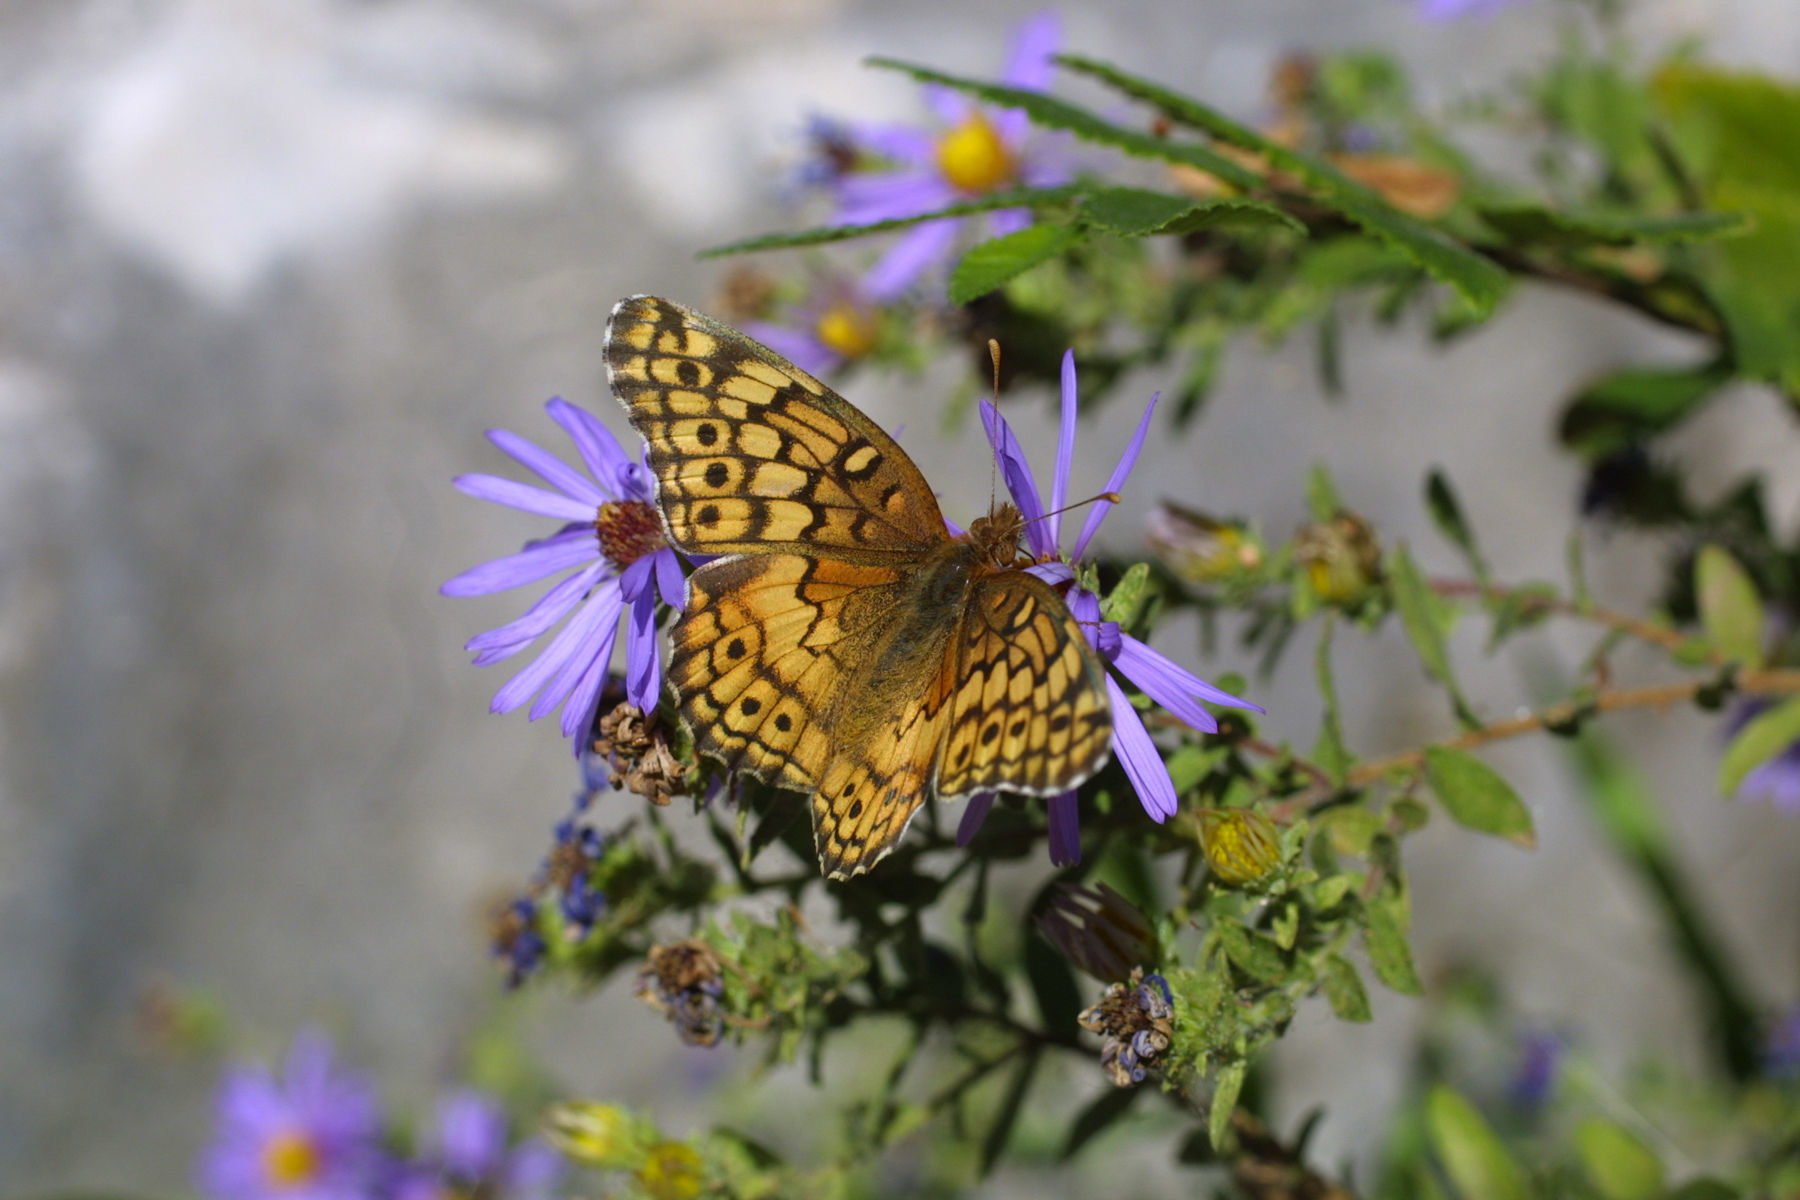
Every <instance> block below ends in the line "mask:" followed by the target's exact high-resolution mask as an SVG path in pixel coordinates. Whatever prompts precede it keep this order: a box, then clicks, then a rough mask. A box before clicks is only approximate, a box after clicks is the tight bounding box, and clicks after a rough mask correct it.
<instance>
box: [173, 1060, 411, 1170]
mask: <svg viewBox="0 0 1800 1200" xmlns="http://www.w3.org/2000/svg"><path fill="white" fill-rule="evenodd" d="M216 1114H217V1126H216V1127H215V1129H214V1133H213V1141H212V1144H211V1145H210V1146H208V1147H207V1148H206V1150H205V1151H204V1152H203V1153H202V1155H201V1158H200V1162H199V1167H198V1182H199V1186H200V1190H201V1191H202V1192H203V1193H205V1194H206V1195H207V1196H209V1197H212V1198H213V1200H368V1198H371V1197H373V1196H374V1195H375V1194H376V1188H377V1185H378V1182H379V1180H380V1176H381V1174H382V1171H383V1166H384V1163H383V1159H382V1156H381V1151H380V1148H379V1144H378V1139H379V1137H380V1132H381V1128H380V1127H381V1114H380V1111H379V1110H378V1108H377V1107H376V1103H375V1092H374V1089H373V1088H371V1087H370V1086H369V1084H368V1081H367V1080H365V1079H364V1078H363V1077H362V1076H361V1075H356V1074H352V1073H349V1072H343V1071H338V1070H337V1069H336V1068H335V1066H334V1064H333V1063H332V1051H331V1043H330V1041H328V1040H327V1039H326V1038H325V1036H324V1035H323V1034H320V1033H317V1032H311V1031H308V1032H304V1033H302V1034H300V1036H298V1037H296V1038H295V1039H294V1044H293V1046H292V1048H291V1049H290V1050H289V1051H288V1058H287V1064H286V1067H285V1069H284V1071H283V1073H282V1078H281V1079H279V1080H277V1079H276V1078H275V1077H274V1076H273V1075H272V1074H270V1072H269V1071H268V1070H267V1069H266V1068H263V1067H234V1068H232V1069H231V1070H230V1071H228V1072H227V1073H226V1075H225V1079H224V1082H223V1083H221V1084H220V1085H219V1094H218V1098H217V1101H216Z"/></svg>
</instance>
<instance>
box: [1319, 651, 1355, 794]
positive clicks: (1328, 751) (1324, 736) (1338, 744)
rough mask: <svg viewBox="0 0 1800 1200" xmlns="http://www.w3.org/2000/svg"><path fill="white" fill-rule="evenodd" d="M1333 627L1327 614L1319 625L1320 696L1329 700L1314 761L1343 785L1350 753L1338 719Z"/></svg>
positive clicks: (1332, 780)
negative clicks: (1332, 656)
mask: <svg viewBox="0 0 1800 1200" xmlns="http://www.w3.org/2000/svg"><path fill="white" fill-rule="evenodd" d="M1331 629H1332V621H1331V618H1330V617H1326V618H1325V620H1324V622H1323V623H1322V624H1320V626H1319V651H1318V672H1319V695H1320V696H1321V697H1322V698H1323V699H1324V701H1325V714H1324V717H1323V719H1322V720H1321V721H1320V723H1319V742H1318V745H1317V746H1315V747H1314V748H1313V761H1315V762H1317V763H1318V764H1319V766H1320V767H1322V768H1324V770H1325V773H1326V774H1327V775H1329V776H1331V782H1332V783H1334V784H1335V785H1337V786H1338V787H1340V788H1341V787H1343V786H1344V780H1345V779H1346V778H1347V776H1348V775H1349V771H1350V752H1349V751H1348V750H1346V749H1345V748H1344V730H1343V726H1342V724H1341V723H1340V721H1339V720H1338V698H1337V684H1336V683H1335V682H1334V681H1333V679H1332V674H1331Z"/></svg>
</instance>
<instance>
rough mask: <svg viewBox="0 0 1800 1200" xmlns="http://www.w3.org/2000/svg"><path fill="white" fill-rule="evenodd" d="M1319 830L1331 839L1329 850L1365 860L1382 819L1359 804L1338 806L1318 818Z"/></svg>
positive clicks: (1379, 828)
mask: <svg viewBox="0 0 1800 1200" xmlns="http://www.w3.org/2000/svg"><path fill="white" fill-rule="evenodd" d="M1318 823H1319V828H1320V829H1321V830H1323V831H1324V833H1325V836H1326V837H1328V838H1330V839H1331V848H1332V849H1333V850H1335V851H1337V852H1338V853H1339V854H1350V855H1354V856H1355V857H1357V858H1366V857H1368V853H1369V846H1370V845H1371V844H1372V843H1373V842H1374V841H1375V835H1376V834H1378V833H1380V832H1381V827H1382V824H1383V822H1382V819H1381V818H1380V817H1379V816H1378V815H1376V814H1375V813H1372V812H1370V811H1369V810H1368V809H1366V808H1364V807H1363V806H1362V805H1360V804H1338V805H1334V806H1332V807H1331V808H1328V809H1326V810H1325V811H1324V812H1322V813H1320V814H1319V816H1318Z"/></svg>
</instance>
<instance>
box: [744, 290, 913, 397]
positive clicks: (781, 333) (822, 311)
mask: <svg viewBox="0 0 1800 1200" xmlns="http://www.w3.org/2000/svg"><path fill="white" fill-rule="evenodd" d="M744 332H745V333H747V334H749V335H750V336H751V337H753V338H755V339H756V340H757V341H759V342H761V343H762V344H763V345H765V346H767V347H769V349H771V350H773V351H775V352H776V353H777V354H780V355H781V356H782V357H784V358H786V359H787V360H788V361H789V362H791V363H793V364H794V365H795V366H796V367H799V368H800V369H801V370H802V371H806V372H808V373H809V374H812V375H826V374H829V373H830V372H832V371H835V370H837V369H838V368H840V367H843V366H846V365H848V364H850V363H854V362H857V361H859V360H861V359H863V358H865V357H867V356H868V355H869V353H870V352H871V351H873V350H874V349H875V347H876V345H877V343H878V342H879V341H880V339H881V314H880V313H879V311H878V309H877V305H876V304H875V302H874V301H872V300H871V299H870V298H869V297H868V296H866V295H864V294H863V292H862V289H861V288H860V287H859V286H858V285H857V284H856V283H855V282H854V281H851V280H846V279H836V278H827V279H822V280H820V281H818V282H817V283H815V284H814V286H813V288H812V290H811V292H810V294H809V295H808V296H807V297H806V299H805V300H803V301H802V302H801V303H799V304H798V305H795V306H794V308H793V310H792V312H791V313H790V314H789V319H788V320H787V321H785V322H780V323H777V322H773V321H747V322H745V323H744Z"/></svg>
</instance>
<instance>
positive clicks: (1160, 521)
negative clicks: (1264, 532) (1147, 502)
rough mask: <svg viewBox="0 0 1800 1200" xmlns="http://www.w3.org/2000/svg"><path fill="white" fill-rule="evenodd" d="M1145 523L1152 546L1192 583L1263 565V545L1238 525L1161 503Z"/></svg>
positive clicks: (1222, 577)
mask: <svg viewBox="0 0 1800 1200" xmlns="http://www.w3.org/2000/svg"><path fill="white" fill-rule="evenodd" d="M1146 525H1147V526H1148V530H1149V539H1150V547H1151V549H1153V550H1155V551H1156V552H1157V554H1158V555H1160V556H1161V557H1162V560H1163V561H1164V562H1165V563H1167V564H1168V565H1169V569H1170V570H1172V571H1174V572H1175V573H1176V574H1177V575H1179V576H1181V577H1182V578H1183V579H1186V580H1188V581H1189V582H1191V583H1212V582H1215V581H1217V580H1221V579H1225V578H1227V577H1229V576H1232V575H1235V574H1237V573H1238V572H1240V571H1254V570H1255V569H1256V568H1257V567H1259V566H1261V565H1262V557H1263V556H1262V547H1261V546H1259V545H1257V543H1256V541H1255V539H1254V538H1252V537H1251V535H1250V532H1249V530H1247V529H1245V528H1244V526H1242V525H1240V524H1236V523H1228V522H1225V521H1219V520H1216V519H1214V518H1212V517H1209V516H1207V515H1206V514H1205V513H1201V512H1195V511H1193V510H1191V509H1186V508H1182V507H1180V506H1178V505H1174V504H1169V503H1167V502H1164V503H1163V504H1161V505H1159V506H1157V507H1156V508H1155V509H1153V510H1152V511H1151V513H1150V516H1149V518H1148V520H1147V521H1146Z"/></svg>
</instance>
